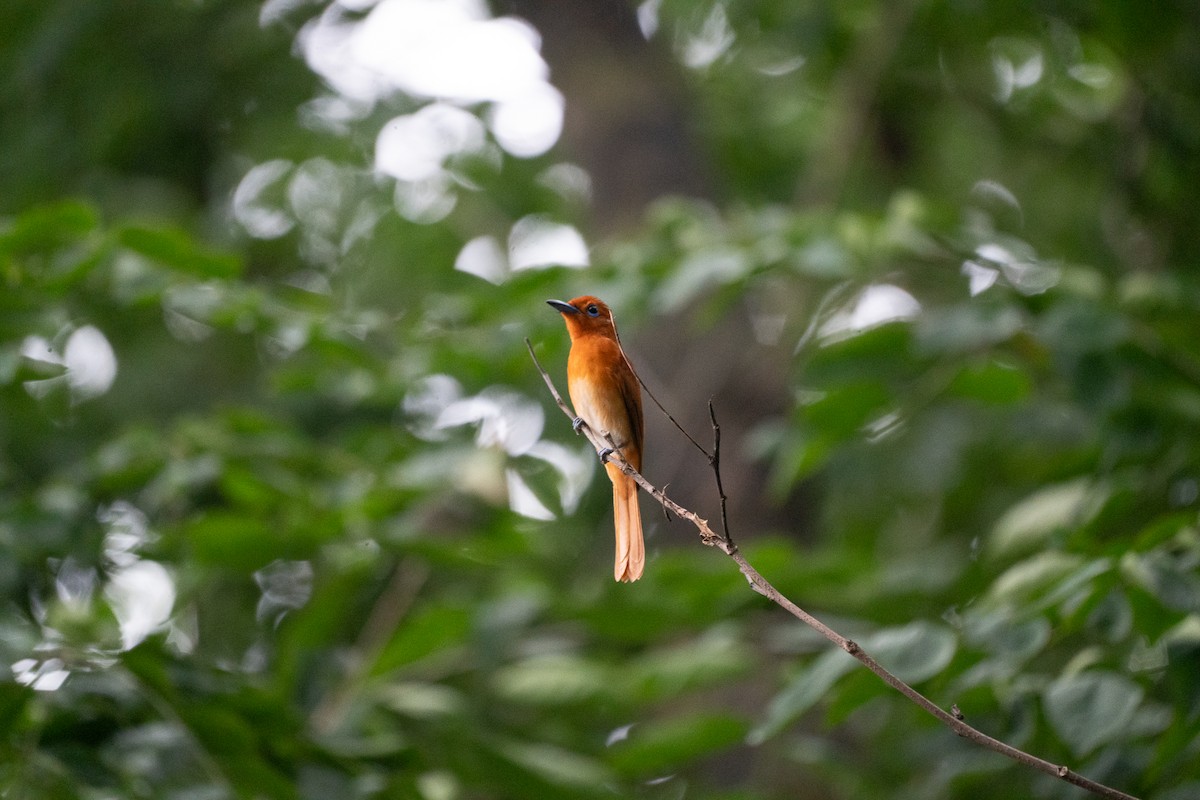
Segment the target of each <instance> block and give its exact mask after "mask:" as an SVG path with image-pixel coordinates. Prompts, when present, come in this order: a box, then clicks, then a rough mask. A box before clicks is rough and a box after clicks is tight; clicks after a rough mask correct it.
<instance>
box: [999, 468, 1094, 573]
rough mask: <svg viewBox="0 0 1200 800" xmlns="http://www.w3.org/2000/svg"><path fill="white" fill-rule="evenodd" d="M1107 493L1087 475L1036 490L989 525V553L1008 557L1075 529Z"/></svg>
mask: <svg viewBox="0 0 1200 800" xmlns="http://www.w3.org/2000/svg"><path fill="white" fill-rule="evenodd" d="M1109 494H1110V492H1109V490H1108V489H1107V488H1105V487H1103V486H1100V485H1098V484H1096V483H1094V482H1093V481H1091V480H1090V479H1088V478H1077V479H1076V480H1072V481H1068V482H1066V483H1060V484H1056V485H1054V486H1049V487H1047V488H1045V489H1039V490H1038V491H1036V492H1034V493H1033V494H1031V495H1029V496H1028V497H1026V498H1025V499H1024V500H1021V501H1020V502H1018V503H1017V504H1016V505H1014V506H1012V507H1010V508H1009V509H1008V511H1006V512H1005V513H1004V516H1002V517H1001V518H1000V519H999V520H998V521H997V522H996V525H995V527H993V528H992V532H991V534H990V537H989V540H988V552H989V554H990V555H992V556H993V557H996V558H1010V557H1012V556H1015V555H1020V554H1021V553H1025V552H1028V551H1029V550H1032V549H1033V548H1035V547H1038V546H1040V545H1042V544H1044V543H1045V542H1046V540H1047V539H1049V538H1050V536H1052V535H1053V534H1054V533H1056V532H1059V531H1066V530H1070V529H1074V528H1078V527H1080V526H1082V525H1084V524H1086V523H1087V522H1088V521H1089V520H1090V519H1092V518H1093V517H1094V516H1095V515H1096V513H1097V512H1098V511H1099V510H1100V508H1101V507H1102V506H1103V505H1104V501H1105V500H1107V499H1108V496H1109Z"/></svg>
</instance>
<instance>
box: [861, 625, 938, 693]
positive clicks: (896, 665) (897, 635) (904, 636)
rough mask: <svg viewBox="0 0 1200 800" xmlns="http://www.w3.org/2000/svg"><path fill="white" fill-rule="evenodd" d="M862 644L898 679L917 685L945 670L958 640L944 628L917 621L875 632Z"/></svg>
mask: <svg viewBox="0 0 1200 800" xmlns="http://www.w3.org/2000/svg"><path fill="white" fill-rule="evenodd" d="M862 645H863V649H864V650H866V651H867V652H868V653H870V654H871V655H872V656H873V657H874V658H875V660H876V661H878V662H879V663H880V664H882V665H883V666H884V668H885V669H887V670H888V671H889V672H891V673H893V674H895V675H896V676H897V677H898V678H900V680H902V681H904V682H905V683H920V682H921V681H925V680H928V679H929V678H932V677H933V676H934V675H937V674H938V673H939V672H941V671H942V670H943V669H945V668H946V666H947V665H948V664H949V663H950V661H951V659H953V658H954V653H955V651H956V650H957V649H958V638H957V637H956V636H955V634H954V631H952V630H950V629H949V628H947V627H946V626H944V625H935V624H934V623H932V622H926V621H923V620H919V621H917V622H911V623H909V624H908V625H905V626H903V627H900V628H886V629H884V630H881V631H878V632H876V633H874V634H872V635H871V636H869V637H867V638H866V639H865V640H864V641H863V642H862Z"/></svg>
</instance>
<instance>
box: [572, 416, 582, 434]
mask: <svg viewBox="0 0 1200 800" xmlns="http://www.w3.org/2000/svg"><path fill="white" fill-rule="evenodd" d="M582 427H583V417H576V418H575V419H573V420H571V430H573V431H575V433H579V429H580V428H582Z"/></svg>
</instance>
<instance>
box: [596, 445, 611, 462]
mask: <svg viewBox="0 0 1200 800" xmlns="http://www.w3.org/2000/svg"><path fill="white" fill-rule="evenodd" d="M612 454H613V449H612V448H611V447H606V448H604V449H603V450H601V451H600V453H599V456H600V463H601V464H604V463H605V462H607V461H608V457H609V456H611V455H612Z"/></svg>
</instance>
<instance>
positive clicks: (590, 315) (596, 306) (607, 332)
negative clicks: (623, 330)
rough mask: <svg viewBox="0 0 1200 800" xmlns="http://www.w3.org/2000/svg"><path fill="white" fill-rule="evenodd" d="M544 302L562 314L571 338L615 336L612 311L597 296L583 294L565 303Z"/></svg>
mask: <svg viewBox="0 0 1200 800" xmlns="http://www.w3.org/2000/svg"><path fill="white" fill-rule="evenodd" d="M546 302H547V303H548V304H549V305H550V307H551V308H553V309H554V310H555V311H557V312H558V313H560V314H562V316H563V320H564V321H565V322H566V323H567V331H568V332H569V333H570V334H571V338H572V339H575V338H578V337H579V336H588V335H600V336H607V337H609V338H610V339H615V338H616V337H617V328H616V325H614V324H613V317H612V311H611V310H610V309H609V307H608V306H606V305H605V304H604V301H603V300H600V299H599V298H596V297H592V296H591V295H590V294H585V295H583V296H581V297H576V298H575V299H574V300H570V301H567V302H565V303H564V302H563V301H562V300H547V301H546Z"/></svg>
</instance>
